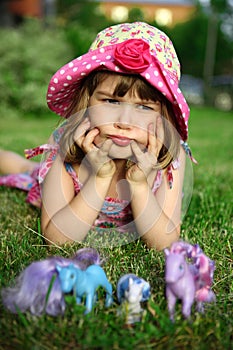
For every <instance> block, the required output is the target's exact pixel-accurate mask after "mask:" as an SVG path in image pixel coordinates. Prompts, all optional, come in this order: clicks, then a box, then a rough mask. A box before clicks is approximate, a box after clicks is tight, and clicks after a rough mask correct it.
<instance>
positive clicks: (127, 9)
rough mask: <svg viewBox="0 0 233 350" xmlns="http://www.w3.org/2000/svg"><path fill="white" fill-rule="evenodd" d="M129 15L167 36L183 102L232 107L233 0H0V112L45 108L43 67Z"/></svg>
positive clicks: (53, 66)
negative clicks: (173, 50) (173, 52)
mask: <svg viewBox="0 0 233 350" xmlns="http://www.w3.org/2000/svg"><path fill="white" fill-rule="evenodd" d="M137 20H142V21H146V22H148V23H150V24H152V25H155V26H157V27H158V28H160V29H161V30H163V31H164V32H165V33H166V34H168V36H169V37H170V38H171V39H172V41H173V43H174V46H175V48H176V51H177V54H178V56H179V59H180V62H181V66H182V79H181V83H180V86H181V89H182V91H183V92H184V95H185V96H186V98H187V100H188V102H189V103H190V105H195V106H204V105H207V106H212V107H214V108H216V109H218V110H221V111H224V112H230V111H233V0H199V1H196V0H180V1H176V0H167V1H166V0H157V1H156V0H143V1H139V0H113V1H111V0H109V1H88V0H86V1H80V0H0V72H1V73H0V100H1V103H0V113H1V116H4V115H8V117H12V118H13V117H14V116H15V115H17V116H18V115H19V114H22V116H23V115H25V114H28V115H34V116H41V115H43V114H46V113H48V108H47V105H46V103H45V95H46V91H47V84H48V81H49V79H50V77H51V75H52V74H53V73H54V72H55V71H56V70H57V69H58V68H59V67H60V66H61V65H63V64H65V63H66V62H68V61H70V60H71V59H73V58H75V57H77V56H79V55H81V54H82V53H85V52H86V51H87V50H88V48H89V46H90V44H91V42H92V41H93V40H94V38H95V36H96V34H97V32H98V31H100V30H101V29H103V28H105V27H106V26H109V25H112V24H116V23H121V22H126V21H127V22H133V21H137Z"/></svg>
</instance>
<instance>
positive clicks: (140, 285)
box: [117, 274, 150, 325]
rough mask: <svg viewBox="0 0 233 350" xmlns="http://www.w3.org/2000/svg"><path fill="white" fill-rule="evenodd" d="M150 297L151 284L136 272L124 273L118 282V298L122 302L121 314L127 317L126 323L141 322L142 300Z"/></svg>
mask: <svg viewBox="0 0 233 350" xmlns="http://www.w3.org/2000/svg"><path fill="white" fill-rule="evenodd" d="M149 297H150V285H149V283H148V282H146V281H145V280H144V279H143V278H140V277H138V276H136V275H134V274H126V275H123V276H122V277H121V278H120V279H119V281H118V283H117V299H118V302H119V303H120V304H121V311H120V312H119V313H120V314H123V315H124V316H125V317H126V321H125V322H126V324H128V325H131V324H133V323H135V322H139V321H140V320H141V318H142V314H143V309H142V307H141V302H143V301H146V300H148V299H149Z"/></svg>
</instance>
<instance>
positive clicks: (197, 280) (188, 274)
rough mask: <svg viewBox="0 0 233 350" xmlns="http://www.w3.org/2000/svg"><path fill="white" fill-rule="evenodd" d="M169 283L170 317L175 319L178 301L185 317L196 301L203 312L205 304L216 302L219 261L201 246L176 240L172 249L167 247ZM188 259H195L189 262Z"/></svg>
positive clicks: (198, 308) (187, 316) (167, 281)
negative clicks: (178, 300)
mask: <svg viewBox="0 0 233 350" xmlns="http://www.w3.org/2000/svg"><path fill="white" fill-rule="evenodd" d="M164 253H165V258H166V265H165V282H166V298H167V302H168V311H169V314H170V319H171V320H172V321H173V320H174V311H175V304H176V300H177V299H180V300H181V301H182V314H183V316H184V317H185V318H189V317H190V315H191V308H192V305H193V303H194V301H196V302H197V311H198V312H203V311H204V309H203V303H205V302H213V301H215V294H214V293H213V291H212V290H211V285H212V283H213V273H214V269H215V264H214V262H213V261H212V260H210V259H209V258H208V257H207V256H206V255H205V254H204V253H203V252H202V250H201V249H200V247H199V246H198V245H191V244H189V243H186V242H182V241H179V242H175V243H173V244H172V246H171V248H170V250H169V249H165V250H164ZM187 259H189V260H191V263H188V261H187Z"/></svg>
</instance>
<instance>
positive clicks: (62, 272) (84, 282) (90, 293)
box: [56, 264, 112, 314]
mask: <svg viewBox="0 0 233 350" xmlns="http://www.w3.org/2000/svg"><path fill="white" fill-rule="evenodd" d="M56 269H57V271H58V277H59V281H60V284H61V290H62V292H63V293H70V292H71V291H74V293H75V296H76V301H77V304H80V303H81V301H82V298H83V297H84V296H85V297H86V304H85V306H86V311H85V314H87V313H89V312H90V311H91V310H92V307H93V303H94V302H95V300H96V290H97V288H98V287H99V286H101V287H104V288H105V290H106V292H107V293H106V302H105V306H106V307H108V306H110V305H111V304H112V285H111V284H110V283H109V282H108V279H107V276H106V274H105V272H104V270H103V269H102V267H100V266H98V265H91V266H88V268H87V269H86V270H81V269H80V268H78V267H77V266H75V265H74V264H69V265H68V266H60V265H57V266H56Z"/></svg>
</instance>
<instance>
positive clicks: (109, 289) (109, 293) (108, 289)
mask: <svg viewBox="0 0 233 350" xmlns="http://www.w3.org/2000/svg"><path fill="white" fill-rule="evenodd" d="M105 289H106V292H107V294H106V300H105V306H106V307H109V306H110V305H111V304H112V302H113V299H112V285H111V283H107V284H106V285H105Z"/></svg>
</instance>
